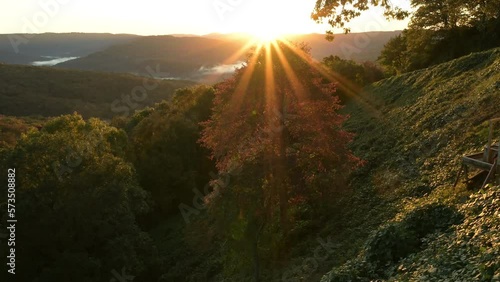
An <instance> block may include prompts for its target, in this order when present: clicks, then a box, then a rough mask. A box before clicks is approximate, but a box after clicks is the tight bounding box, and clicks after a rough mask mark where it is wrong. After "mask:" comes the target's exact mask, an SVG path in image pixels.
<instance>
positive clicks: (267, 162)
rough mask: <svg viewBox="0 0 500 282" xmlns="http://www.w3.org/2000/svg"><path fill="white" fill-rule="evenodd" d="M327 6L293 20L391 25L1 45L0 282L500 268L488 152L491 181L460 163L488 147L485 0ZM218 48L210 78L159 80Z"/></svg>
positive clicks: (310, 277) (492, 49)
mask: <svg viewBox="0 0 500 282" xmlns="http://www.w3.org/2000/svg"><path fill="white" fill-rule="evenodd" d="M344 2H345V3H347V4H349V5H345V3H344ZM344 2H341V1H317V4H316V6H315V8H314V10H313V11H312V18H313V19H314V20H316V21H321V20H326V21H328V22H329V24H330V25H331V27H332V28H345V29H346V31H349V30H348V29H349V22H350V21H351V20H352V19H354V18H355V17H356V16H357V15H358V13H360V12H362V11H364V10H367V9H369V8H373V6H379V7H381V8H383V9H384V10H385V15H386V16H387V17H389V18H393V19H402V18H406V17H410V24H409V26H408V28H407V29H405V30H404V31H402V32H398V33H397V34H393V35H394V36H393V37H391V38H390V39H389V38H387V40H386V41H385V43H384V47H383V48H382V49H381V50H380V52H379V54H378V58H377V59H375V60H371V61H370V60H361V59H360V58H363V56H365V55H366V54H364V55H360V54H358V57H357V58H358V59H356V60H354V59H353V58H346V57H344V56H342V55H341V54H335V53H329V54H328V55H325V56H323V57H322V58H321V59H317V58H315V57H317V54H320V52H319V51H318V50H317V49H316V50H314V48H313V49H311V44H309V43H308V42H304V41H295V40H288V39H286V38H278V39H274V40H269V41H255V42H253V44H241V42H236V41H225V40H231V39H224V40H222V39H220V38H219V39H213V38H206V37H199V38H191V37H185V38H184V37H181V39H178V38H177V37H173V36H167V37H162V38H156V37H143V38H136V37H135V36H132V35H121V36H119V37H107V36H104V35H95V34H92V35H90V34H89V35H86V36H88V38H90V39H88V40H87V41H85V42H86V43H81V44H83V46H86V48H87V47H88V48H91V47H92V48H101V50H100V51H97V49H96V52H95V53H88V54H87V53H84V51H83V49H82V50H79V51H78V52H80V53H78V54H77V55H78V56H79V57H80V58H78V59H75V60H70V61H67V62H64V63H61V64H59V65H56V66H54V67H36V66H27V65H22V64H26V63H27V62H29V61H30V60H31V59H30V58H27V57H25V55H26V54H21V55H22V56H21V55H20V57H15V58H25V59H26V60H24V61H21V59H19V61H16V60H17V59H16V60H14V59H13V58H14V57H12V54H9V56H10V57H9V60H11V61H9V62H4V63H1V64H0V171H2V174H4V175H5V176H6V177H7V175H8V178H9V179H15V181H14V180H12V181H11V180H7V181H3V182H4V183H8V184H7V185H10V186H8V188H12V189H14V188H15V193H11V192H10V191H11V190H9V194H8V193H7V192H5V193H2V194H1V196H0V206H1V207H2V208H1V209H0V216H1V225H2V231H0V243H1V244H2V245H3V246H2V248H0V254H1V257H2V258H3V260H2V262H4V263H3V265H7V267H8V268H9V262H12V260H10V257H11V256H12V253H13V251H12V250H13V249H11V247H12V248H14V247H15V249H14V250H15V264H14V265H15V276H13V275H11V273H9V272H7V271H4V273H2V275H3V276H5V279H2V281H36V282H45V281H46V282H53V281H74V282H79V281H82V282H83V281H144V282H148V281H158V282H167V281H168V282H170V281H179V282H182V281H321V282H342V281H366V282H369V281H500V256H499V254H500V241H499V238H498V234H500V213H499V210H500V201H499V197H500V186H498V185H499V183H498V180H499V178H498V176H499V174H500V170H499V169H497V167H496V156H492V158H491V159H492V160H493V158H495V160H494V163H492V164H490V166H491V167H492V169H491V173H492V174H493V175H492V176H491V178H490V177H488V179H486V176H487V175H486V174H488V173H487V172H486V173H484V172H480V171H473V170H471V171H470V172H469V174H467V175H465V176H464V175H463V174H459V172H460V171H461V170H462V168H463V167H462V166H463V164H462V156H463V155H467V154H471V153H474V152H479V151H481V152H482V150H485V144H486V143H487V142H489V143H491V144H498V143H499V142H500V139H498V138H499V137H500V122H498V121H493V119H495V118H498V117H500V115H499V113H500V47H499V46H500V1H461V0H453V1H451V0H450V1H441V2H433V1H427V0H412V1H411V4H412V9H413V10H412V12H409V11H405V10H403V9H400V8H398V7H395V6H392V5H390V4H389V3H388V2H385V1H382V2H380V3H379V2H378V1H375V2H368V1H361V0H359V1H356V0H349V1H344ZM52 36H56V35H52ZM101 36H104V37H103V38H107V40H105V41H99V38H102V37H101ZM338 36H340V35H338ZM342 36H349V34H347V35H342ZM56 37H57V36H56ZM327 37H328V39H330V40H333V41H332V42H333V43H332V44H335V42H336V40H337V39H336V37H337V35H335V36H334V34H333V33H332V32H328V34H327ZM78 38H80V37H78ZM176 38H177V39H176ZM301 38H306V37H301ZM379 39H380V38H379ZM379 39H373V40H376V41H377V42H378V40H379ZM130 40H133V41H130ZM325 40H326V39H325ZM98 42H101V43H98ZM165 42H168V43H165ZM172 42H176V43H172ZM186 42H190V43H189V44H188V43H186ZM193 42H194V43H193ZM37 44H39V43H37ZM176 44H179V45H176ZM377 44H378V43H377ZM0 46H2V45H1V44H0ZM89 46H91V47H89ZM96 46H97V47H96ZM186 46H189V48H187V47H186ZM235 46H236V47H235ZM61 48H62V47H61ZM64 48H69V47H64ZM164 48H167V49H168V50H169V51H168V54H167V53H165V52H166V51H165V50H167V49H164ZM203 48H205V49H204V50H203V52H198V51H199V50H201V49H203ZM181 49H182V51H181ZM26 50H27V51H26V52H27V54H28V53H30V52H29V50H28V49H26ZM367 50H368V51H367V53H369V54H371V53H372V52H373V50H374V49H373V48H367ZM75 52H76V51H75ZM155 52H156V53H155ZM322 52H323V51H322ZM1 54H2V52H0V55H1ZM33 54H34V53H33ZM129 55H130V56H129ZM33 56H40V54H35V55H33ZM366 56H368V55H366ZM0 58H2V57H0ZM140 58H143V60H141V59H140ZM151 58H156V59H154V60H153V59H151ZM228 58H232V60H228ZM233 59H234V60H233ZM236 59H237V60H236ZM235 60H236V61H238V60H241V65H240V66H239V67H237V68H235V69H234V71H233V72H231V73H225V74H224V75H223V76H218V77H215V76H214V77H211V78H210V79H209V80H204V81H212V82H213V83H201V81H190V80H188V79H184V78H183V79H178V78H177V79H174V78H172V77H162V76H159V75H158V74H165V75H166V73H169V74H176V76H177V75H178V76H179V77H181V76H182V77H184V76H185V77H189V76H190V75H189V74H190V73H192V71H193V70H198V69H200V67H202V66H210V67H213V66H216V65H217V64H219V63H220V62H224V63H231V64H232V63H234V62H235ZM14 63H19V64H20V65H14ZM166 67H168V68H169V69H166ZM138 69H141V70H145V71H142V73H141V72H139V71H137V70H138ZM490 120H492V121H491V122H489V121H490ZM491 144H490V145H491ZM492 146H493V147H495V146H497V147H496V148H497V149H496V154H498V145H492ZM490 147H491V146H488V150H490ZM490 152H491V151H488V153H490ZM469 176H472V177H469ZM485 179H486V180H487V181H485ZM488 180H491V181H488ZM483 182H484V183H485V184H486V183H487V185H482V184H483ZM5 190H6V191H7V189H5ZM10 199H15V201H11V200H10ZM11 203H15V210H12V208H13V206H11ZM13 214H15V218H16V219H17V220H18V223H16V230H15V245H14V246H11V245H10V244H9V243H8V242H9V239H8V238H9V237H10V238H12V235H11V234H10V233H9V234H6V233H5V232H9V229H6V227H8V226H9V224H10V222H9V218H10V219H12V218H14V217H13V216H12V215H13ZM4 225H7V226H5V227H4ZM4 231H5V232H4ZM3 234H6V235H5V236H4V235H3ZM5 245H7V246H8V248H5ZM10 269H12V267H11V266H10ZM13 277H14V278H13Z"/></svg>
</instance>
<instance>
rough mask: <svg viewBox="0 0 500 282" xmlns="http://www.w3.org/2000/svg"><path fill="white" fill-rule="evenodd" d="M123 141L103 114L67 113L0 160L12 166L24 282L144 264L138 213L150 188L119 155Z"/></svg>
mask: <svg viewBox="0 0 500 282" xmlns="http://www.w3.org/2000/svg"><path fill="white" fill-rule="evenodd" d="M126 140H127V139H126V135H125V133H124V132H123V131H120V130H117V129H116V128H113V127H110V126H108V125H106V123H104V122H102V121H100V120H97V119H91V120H89V121H84V120H83V119H82V117H81V116H79V115H68V116H62V117H59V118H55V119H53V120H51V121H50V122H48V123H47V124H45V126H44V127H43V128H42V129H41V130H39V131H38V130H32V131H30V132H28V133H27V134H26V135H25V136H24V137H22V138H21V140H20V141H19V142H18V144H17V145H16V147H15V148H13V149H12V150H11V151H9V152H8V156H7V160H6V161H5V162H4V163H3V164H1V165H0V166H2V167H3V166H6V165H8V166H9V167H11V168H15V169H16V187H17V189H16V199H19V200H18V201H17V202H16V210H17V217H18V220H19V222H22V224H19V225H18V226H17V232H16V235H17V243H18V245H17V250H16V252H17V253H16V254H17V257H18V258H19V265H20V266H21V269H22V271H19V273H17V274H16V275H17V276H18V278H19V279H20V280H21V281H68V280H69V281H109V280H110V279H111V278H112V277H113V276H112V274H111V271H112V270H116V271H118V272H120V270H121V269H123V268H124V267H125V268H126V269H127V271H128V273H133V275H134V276H137V275H139V274H140V273H141V272H142V271H144V269H145V267H146V264H147V262H148V261H149V260H150V259H152V258H151V257H147V256H145V254H146V253H151V251H152V247H151V246H150V239H149V236H148V235H147V234H146V233H144V232H142V231H141V230H140V229H139V228H138V226H137V225H136V216H137V215H139V214H142V213H144V212H146V211H147V210H148V207H149V204H148V200H147V198H148V195H147V193H146V192H145V191H144V190H142V189H141V187H139V185H138V183H137V180H136V176H135V171H134V169H133V167H132V165H131V164H130V163H127V162H126V161H124V154H125V150H126V146H127V142H126ZM27 266H29V268H28V267H27ZM24 267H26V268H24Z"/></svg>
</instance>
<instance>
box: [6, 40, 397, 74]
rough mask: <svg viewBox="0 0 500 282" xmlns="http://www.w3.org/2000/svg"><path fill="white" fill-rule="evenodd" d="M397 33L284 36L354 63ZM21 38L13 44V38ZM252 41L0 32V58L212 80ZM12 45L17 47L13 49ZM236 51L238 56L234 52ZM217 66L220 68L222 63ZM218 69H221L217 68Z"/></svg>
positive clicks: (372, 57)
mask: <svg viewBox="0 0 500 282" xmlns="http://www.w3.org/2000/svg"><path fill="white" fill-rule="evenodd" d="M400 33H401V31H386V32H366V33H351V34H338V35H335V40H334V41H333V42H329V41H327V40H326V39H325V35H324V34H299V35H287V36H285V38H286V39H287V40H290V41H292V42H305V43H308V44H309V46H310V47H311V55H312V56H313V57H314V58H315V59H317V60H322V59H323V58H324V57H327V56H330V55H336V56H339V57H341V58H344V59H352V60H354V61H357V62H363V61H376V60H377V58H378V56H379V55H380V52H381V50H382V49H383V46H384V45H385V44H386V43H387V42H388V41H389V39H390V38H392V37H394V36H396V35H398V34H400ZM16 38H17V39H23V38H24V40H25V41H21V42H17V43H15V44H17V46H13V45H12V42H11V41H12V40H13V39H14V40H15V39H16ZM250 39H251V35H248V34H244V33H232V34H219V33H212V34H207V35H202V36H200V35H189V34H175V35H159V36H140V35H132V34H107V33H103V34H99V33H44V34H32V35H26V34H4V35H0V62H3V63H8V64H24V65H31V64H33V62H35V61H48V60H51V58H68V57H77V58H76V59H72V60H69V61H66V62H62V63H59V64H57V65H56V66H57V67H60V68H68V69H79V70H94V71H105V72H117V73H132V74H137V75H147V71H146V68H148V67H151V68H159V69H161V72H162V73H163V77H164V78H176V79H189V80H196V81H200V82H204V83H213V82H215V81H219V80H221V79H223V78H226V77H227V76H228V74H229V73H228V71H232V69H234V68H233V66H237V64H238V63H239V62H242V61H244V60H245V59H246V55H247V54H246V53H245V52H238V51H239V50H241V49H242V48H243V46H245V45H246V44H247V43H248V41H249V40H250ZM14 47H17V49H18V50H17V51H19V52H18V53H16V52H15V51H16V50H15V49H16V48H14ZM237 53H238V54H237ZM221 66H222V67H221ZM221 69H222V70H224V71H222V72H221Z"/></svg>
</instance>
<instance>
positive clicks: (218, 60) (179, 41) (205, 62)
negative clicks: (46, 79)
mask: <svg viewBox="0 0 500 282" xmlns="http://www.w3.org/2000/svg"><path fill="white" fill-rule="evenodd" d="M240 48H241V43H240V42H234V41H223V40H217V39H209V38H202V37H174V36H147V37H141V38H139V39H136V40H134V41H132V42H130V43H128V44H121V45H115V46H111V47H109V48H107V49H106V50H103V51H100V52H97V53H94V54H91V55H88V56H86V57H83V58H79V59H75V60H71V61H67V62H64V63H60V64H57V67H60V68H69V69H84V70H99V71H107V72H126V73H136V74H146V71H145V68H146V67H147V66H155V65H158V66H159V67H160V69H161V70H162V72H165V73H167V74H166V76H167V77H177V78H192V77H196V76H197V75H198V74H199V70H200V69H201V68H202V67H212V66H216V65H219V64H222V63H224V62H225V60H227V59H228V58H231V56H232V55H233V54H235V53H236V52H237V51H238V50H239V49H240ZM244 57H245V54H242V55H241V56H239V57H235V58H233V59H232V60H231V61H226V62H225V64H233V63H236V62H237V61H240V60H243V59H244Z"/></svg>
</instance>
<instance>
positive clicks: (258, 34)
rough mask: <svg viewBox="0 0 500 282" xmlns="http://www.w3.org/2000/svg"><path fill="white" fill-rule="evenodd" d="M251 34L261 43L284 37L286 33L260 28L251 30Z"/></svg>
mask: <svg viewBox="0 0 500 282" xmlns="http://www.w3.org/2000/svg"><path fill="white" fill-rule="evenodd" d="M251 35H252V36H253V37H254V39H255V40H256V41H258V42H260V43H270V42H273V41H276V40H278V39H280V38H282V37H283V36H284V33H283V32H279V31H277V30H273V29H259V30H255V31H253V32H251Z"/></svg>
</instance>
